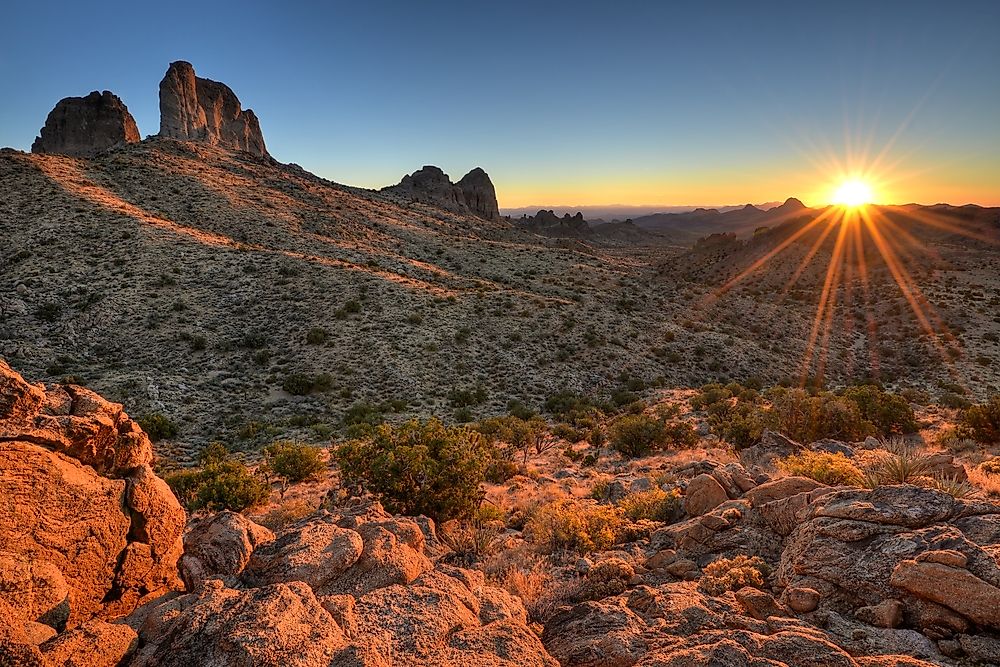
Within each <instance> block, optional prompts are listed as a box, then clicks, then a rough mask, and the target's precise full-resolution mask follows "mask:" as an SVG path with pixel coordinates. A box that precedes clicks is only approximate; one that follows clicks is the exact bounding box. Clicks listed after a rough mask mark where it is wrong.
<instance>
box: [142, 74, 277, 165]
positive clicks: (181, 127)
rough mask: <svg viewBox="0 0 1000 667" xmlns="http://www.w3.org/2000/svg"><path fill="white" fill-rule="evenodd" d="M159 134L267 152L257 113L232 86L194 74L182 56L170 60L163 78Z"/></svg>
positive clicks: (258, 153)
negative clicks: (237, 95) (247, 107)
mask: <svg viewBox="0 0 1000 667" xmlns="http://www.w3.org/2000/svg"><path fill="white" fill-rule="evenodd" d="M160 136H161V137H167V138H171V139H182V140H185V141H204V142H207V143H210V144H213V145H217V146H222V147H223V148H229V149H232V150H241V151H247V152H248V153H253V154H254V155H260V156H264V157H267V155H268V153H267V148H266V147H265V145H264V135H263V134H262V133H261V131H260V122H259V121H258V120H257V116H256V114H254V112H253V111H252V110H250V109H243V108H242V107H241V106H240V100H239V98H238V97H236V93H234V92H233V91H232V89H231V88H229V86H227V85H226V84H224V83H219V82H218V81H212V80H210V79H202V78H201V77H198V76H195V73H194V67H192V66H191V63H188V62H185V61H183V60H179V61H177V62H173V63H170V67H169V68H168V69H167V73H166V75H165V76H164V77H163V80H162V81H160Z"/></svg>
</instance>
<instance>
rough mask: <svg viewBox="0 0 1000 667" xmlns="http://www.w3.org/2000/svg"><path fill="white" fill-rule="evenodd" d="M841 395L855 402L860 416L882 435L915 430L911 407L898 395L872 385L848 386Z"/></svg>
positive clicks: (914, 419) (915, 425) (915, 423)
mask: <svg viewBox="0 0 1000 667" xmlns="http://www.w3.org/2000/svg"><path fill="white" fill-rule="evenodd" d="M843 395H844V398H847V399H848V400H851V401H854V403H855V404H857V406H858V409H859V410H860V412H861V418H862V419H864V420H865V421H867V422H869V423H870V424H871V425H872V426H874V427H875V430H876V431H877V432H878V433H879V435H881V436H883V437H888V436H890V435H892V434H897V433H913V432H914V431H916V430H917V419H916V416H915V415H914V414H913V408H911V407H910V404H909V403H908V402H907V401H906V399H905V398H903V397H902V396H900V395H897V394H890V393H889V392H886V391H883V390H882V389H880V388H878V387H876V386H874V385H862V386H859V387H849V388H847V389H845V390H844V393H843Z"/></svg>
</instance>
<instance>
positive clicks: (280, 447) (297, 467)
mask: <svg viewBox="0 0 1000 667" xmlns="http://www.w3.org/2000/svg"><path fill="white" fill-rule="evenodd" d="M264 460H265V462H266V463H267V468H268V470H270V471H272V472H274V473H275V474H276V475H279V476H281V477H283V478H284V479H285V480H286V481H287V482H291V483H293V484H294V483H296V482H303V481H305V480H307V479H315V478H317V477H319V474H320V473H321V472H322V471H323V469H324V468H326V463H325V462H324V461H323V455H322V453H321V451H320V449H319V447H312V446H310V445H307V444H305V443H302V442H294V441H291V440H282V441H279V442H274V443H272V444H270V445H268V446H267V447H265V448H264Z"/></svg>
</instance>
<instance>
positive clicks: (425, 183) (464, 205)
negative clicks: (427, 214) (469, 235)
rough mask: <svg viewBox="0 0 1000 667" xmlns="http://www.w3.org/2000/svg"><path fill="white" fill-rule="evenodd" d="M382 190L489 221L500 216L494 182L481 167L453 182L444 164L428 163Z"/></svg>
mask: <svg viewBox="0 0 1000 667" xmlns="http://www.w3.org/2000/svg"><path fill="white" fill-rule="evenodd" d="M382 191H383V192H390V193H393V194H397V195H401V196H403V197H407V198H409V199H410V200H411V201H417V202H421V203H423V204H431V205H432V206H437V207H438V208H443V209H445V210H447V211H453V212H455V213H463V214H466V215H475V216H478V217H480V218H484V219H486V220H495V219H498V218H499V217H500V209H499V207H498V205H497V194H496V190H495V189H494V187H493V181H491V180H490V177H489V175H488V174H487V173H486V172H485V171H483V170H482V169H481V168H480V167H476V168H475V169H473V170H472V171H470V172H469V173H468V174H466V175H465V176H463V177H462V179H461V180H460V181H459V182H458V183H452V182H451V179H450V178H449V177H448V174H446V173H444V172H443V171H442V170H441V168H440V167H435V166H433V165H426V166H424V167H422V168H421V169H418V170H417V171H415V172H413V173H412V174H407V175H406V176H403V180H401V181H400V182H399V184H398V185H390V186H388V187H385V188H382Z"/></svg>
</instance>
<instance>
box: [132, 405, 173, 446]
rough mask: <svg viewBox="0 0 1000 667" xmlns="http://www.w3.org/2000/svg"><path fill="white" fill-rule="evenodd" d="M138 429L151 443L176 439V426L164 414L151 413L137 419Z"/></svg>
mask: <svg viewBox="0 0 1000 667" xmlns="http://www.w3.org/2000/svg"><path fill="white" fill-rule="evenodd" d="M138 421H139V427H140V428H141V429H142V430H143V431H145V432H146V435H148V436H149V439H150V440H152V441H153V442H159V441H160V440H169V439H170V438H176V437H177V424H175V423H174V422H173V421H171V420H170V418H169V417H167V416H166V415H164V414H161V413H159V412H151V413H149V414H147V415H143V416H142V417H140V418H139V420H138Z"/></svg>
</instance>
